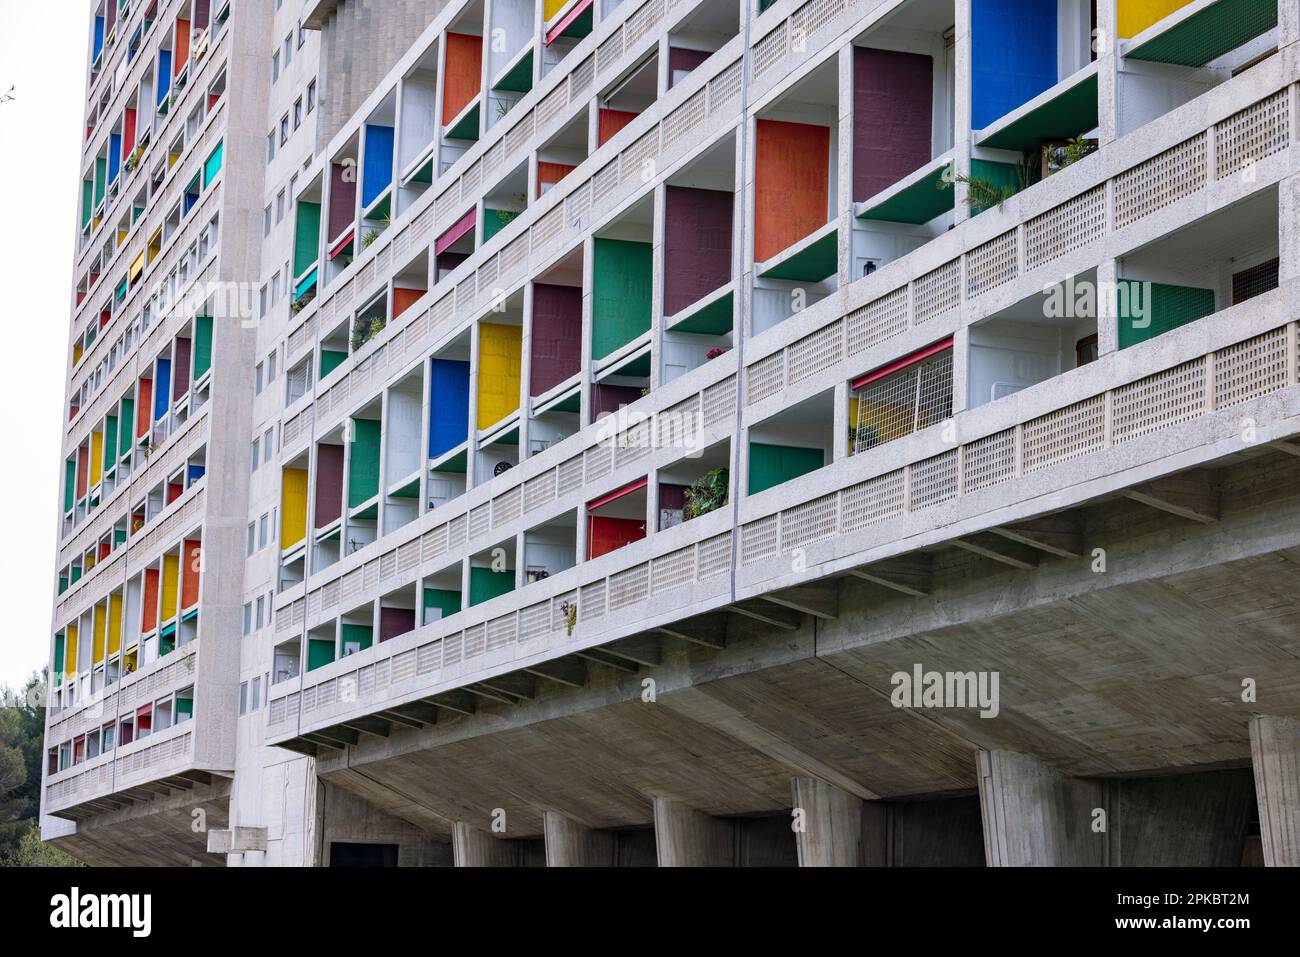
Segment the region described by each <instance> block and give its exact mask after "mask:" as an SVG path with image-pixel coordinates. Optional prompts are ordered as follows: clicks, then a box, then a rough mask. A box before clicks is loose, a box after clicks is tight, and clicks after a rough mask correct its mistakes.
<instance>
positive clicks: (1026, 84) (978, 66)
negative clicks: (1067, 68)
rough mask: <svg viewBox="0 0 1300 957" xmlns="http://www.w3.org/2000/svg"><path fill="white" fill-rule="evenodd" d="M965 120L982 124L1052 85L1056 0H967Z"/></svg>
mask: <svg viewBox="0 0 1300 957" xmlns="http://www.w3.org/2000/svg"><path fill="white" fill-rule="evenodd" d="M971 39H972V41H973V42H972V46H973V52H972V58H971V125H972V126H974V127H975V128H976V129H983V128H984V127H986V126H988V125H989V124H990V123H992V122H993V121H994V120H996V119H998V118H999V117H1002V116H1005V115H1006V114H1007V113H1010V112H1011V111H1012V110H1014V109H1015V108H1016V107H1018V106H1020V105H1021V104H1024V103H1027V102H1029V101H1030V100H1032V99H1033V98H1034V97H1035V96H1037V95H1038V94H1039V93H1042V92H1043V91H1044V90H1046V89H1048V88H1049V87H1051V86H1054V85H1055V84H1056V79H1057V76H1056V72H1057V64H1056V43H1057V38H1056V4H1055V3H1054V2H1053V3H1044V2H1042V0H971Z"/></svg>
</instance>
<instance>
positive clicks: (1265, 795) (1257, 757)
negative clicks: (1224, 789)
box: [1250, 716, 1300, 867]
mask: <svg viewBox="0 0 1300 957" xmlns="http://www.w3.org/2000/svg"><path fill="white" fill-rule="evenodd" d="M1250 756H1251V762H1252V763H1253V764H1254V766H1255V799H1256V801H1258V802H1259V832H1260V840H1261V843H1262V844H1263V846H1264V864H1265V865H1266V866H1268V867H1300V721H1296V720H1295V719H1293V718H1277V717H1272V716H1264V717H1258V718H1251V719H1250Z"/></svg>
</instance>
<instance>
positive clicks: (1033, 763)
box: [977, 750, 1105, 867]
mask: <svg viewBox="0 0 1300 957" xmlns="http://www.w3.org/2000/svg"><path fill="white" fill-rule="evenodd" d="M977 766H978V771H979V792H980V810H981V814H982V817H983V821H984V854H985V860H986V861H987V863H988V865H989V867H1061V866H1067V867H1068V866H1096V865H1099V864H1101V863H1102V862H1103V860H1104V850H1105V837H1104V833H1103V834H1100V835H1093V834H1091V832H1090V824H1091V822H1092V820H1093V818H1092V811H1093V808H1094V807H1096V806H1098V805H1099V804H1101V803H1102V802H1101V801H1100V800H1099V797H1100V795H1099V794H1097V791H1098V788H1097V786H1095V785H1089V783H1088V782H1083V781H1076V780H1072V779H1069V778H1067V777H1066V776H1065V775H1063V774H1061V773H1060V772H1059V771H1057V770H1056V769H1055V768H1053V767H1050V766H1049V765H1046V764H1044V763H1043V762H1041V761H1039V760H1037V759H1036V758H1032V757H1030V756H1029V755H1027V754H1017V753H1016V752H1013V751H984V750H981V751H979V752H978V754H977ZM1090 796H1092V797H1093V798H1094V800H1093V801H1091V802H1090V801H1089V800H1088V798H1089V797H1090ZM1090 838H1091V839H1090Z"/></svg>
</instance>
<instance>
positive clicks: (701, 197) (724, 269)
mask: <svg viewBox="0 0 1300 957" xmlns="http://www.w3.org/2000/svg"><path fill="white" fill-rule="evenodd" d="M664 203H665V205H664V315H666V316H671V315H675V314H676V313H678V312H680V311H681V310H682V309H685V308H686V307H687V306H689V305H690V304H691V303H693V302H695V301H697V300H698V299H700V298H701V297H702V296H706V295H708V294H709V293H711V292H713V290H715V289H717V288H718V287H719V286H722V285H725V284H726V283H727V282H728V281H729V280H730V279H731V214H732V208H733V204H734V197H733V196H732V194H731V193H729V192H726V191H723V190H716V189H688V188H687V187H685V186H669V187H668V190H667V192H666V194H665V197H664Z"/></svg>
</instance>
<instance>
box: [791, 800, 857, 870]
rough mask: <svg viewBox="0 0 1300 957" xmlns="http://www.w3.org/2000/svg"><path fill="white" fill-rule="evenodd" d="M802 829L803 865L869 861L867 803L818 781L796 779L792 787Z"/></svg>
mask: <svg viewBox="0 0 1300 957" xmlns="http://www.w3.org/2000/svg"><path fill="white" fill-rule="evenodd" d="M791 790H792V791H793V795H794V808H795V811H796V813H801V814H802V818H803V820H802V828H801V829H796V830H795V842H796V844H797V845H798V848H799V866H800V867H861V866H862V865H863V864H865V863H866V855H865V849H864V847H863V833H862V830H863V828H862V817H863V813H864V808H865V805H866V802H864V801H863V800H862V799H861V798H859V797H858V796H857V795H856V794H850V793H848V792H847V791H842V790H840V789H839V788H837V787H834V786H832V785H830V784H827V783H825V782H824V781H818V780H817V779H816V778H795V779H794V782H793V784H792V786H791Z"/></svg>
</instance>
